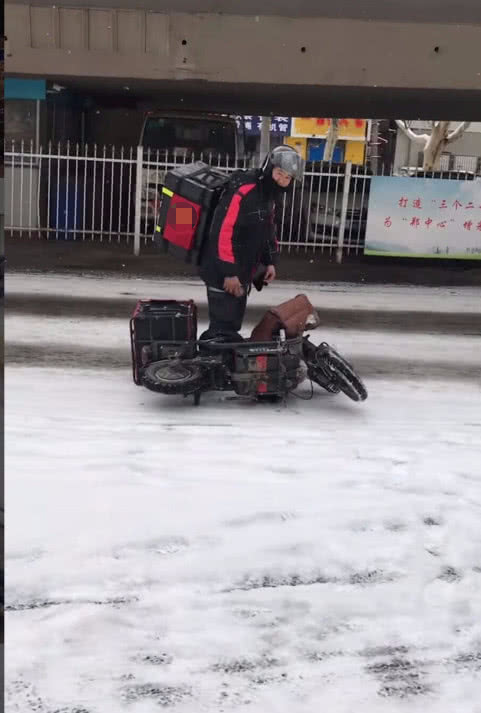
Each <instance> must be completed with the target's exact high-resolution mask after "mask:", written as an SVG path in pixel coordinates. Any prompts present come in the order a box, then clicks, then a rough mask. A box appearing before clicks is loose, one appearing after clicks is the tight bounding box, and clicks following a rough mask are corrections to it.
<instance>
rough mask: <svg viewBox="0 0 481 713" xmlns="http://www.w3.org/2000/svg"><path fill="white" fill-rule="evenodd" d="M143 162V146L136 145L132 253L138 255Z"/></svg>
mask: <svg viewBox="0 0 481 713" xmlns="http://www.w3.org/2000/svg"><path fill="white" fill-rule="evenodd" d="M143 162H144V149H143V146H137V163H136V170H135V222H134V255H136V256H138V255H140V212H141V209H142V178H143V175H142V171H143Z"/></svg>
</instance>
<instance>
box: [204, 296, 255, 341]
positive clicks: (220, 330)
mask: <svg viewBox="0 0 481 713" xmlns="http://www.w3.org/2000/svg"><path fill="white" fill-rule="evenodd" d="M207 301H208V305H209V329H208V330H207V331H206V332H204V333H203V334H202V335H201V337H200V338H201V339H213V338H214V337H217V336H227V337H229V336H234V337H235V338H234V340H233V341H237V335H238V332H240V329H241V327H242V321H243V319H244V315H245V311H246V306H247V295H244V296H243V297H234V295H230V294H229V293H228V292H224V290H217V289H215V288H213V287H209V286H207Z"/></svg>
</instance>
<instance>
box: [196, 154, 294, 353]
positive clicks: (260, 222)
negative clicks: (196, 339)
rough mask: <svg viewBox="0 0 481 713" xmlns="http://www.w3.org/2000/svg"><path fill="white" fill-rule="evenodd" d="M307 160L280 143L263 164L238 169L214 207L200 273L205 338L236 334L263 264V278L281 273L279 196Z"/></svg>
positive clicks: (268, 279)
mask: <svg viewBox="0 0 481 713" xmlns="http://www.w3.org/2000/svg"><path fill="white" fill-rule="evenodd" d="M303 164H304V162H303V160H302V158H301V157H300V156H299V154H298V153H297V151H296V150H295V149H293V148H292V147H290V146H278V147H277V148H275V149H273V150H272V151H271V152H270V154H268V156H267V157H266V159H265V161H264V164H263V165H262V168H260V169H257V170H253V171H237V172H236V173H234V174H233V175H232V177H231V179H230V181H229V183H228V184H227V187H226V189H225V191H224V193H223V195H222V197H221V199H220V201H219V204H218V206H217V207H216V209H215V212H214V217H213V220H212V225H211V229H210V233H209V238H208V244H207V246H206V249H205V251H204V255H203V256H202V260H201V266H200V271H199V274H200V276H201V278H202V279H203V280H204V282H205V284H206V286H207V299H208V304H209V322H210V323H209V329H208V330H207V331H206V332H204V334H203V335H202V336H201V339H211V338H215V337H218V336H224V337H229V335H230V336H231V337H232V338H234V339H235V338H236V337H237V333H238V332H239V331H240V329H241V326H242V321H243V319H244V314H245V310H246V304H247V295H248V293H249V291H250V287H251V282H252V278H253V277H254V274H255V272H256V270H257V269H258V267H259V266H260V265H264V266H265V268H266V270H265V274H264V281H265V282H267V283H269V282H272V281H273V280H274V279H275V277H276V268H275V265H276V262H277V240H276V231H275V221H274V210H275V201H276V199H278V198H280V197H282V192H283V191H286V190H287V189H288V188H289V185H290V183H291V181H292V179H297V180H300V179H301V178H302V174H303V170H304V165H303Z"/></svg>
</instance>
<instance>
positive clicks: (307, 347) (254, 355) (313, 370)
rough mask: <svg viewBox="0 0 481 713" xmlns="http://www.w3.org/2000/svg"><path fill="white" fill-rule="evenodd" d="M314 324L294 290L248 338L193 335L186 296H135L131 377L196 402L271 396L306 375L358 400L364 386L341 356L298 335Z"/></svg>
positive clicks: (283, 393)
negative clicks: (221, 396) (227, 394)
mask: <svg viewBox="0 0 481 713" xmlns="http://www.w3.org/2000/svg"><path fill="white" fill-rule="evenodd" d="M319 324H320V319H319V315H318V314H317V313H316V312H315V310H314V308H313V307H312V305H311V303H310V302H309V300H308V299H307V297H306V296H305V295H297V297H295V298H293V299H291V300H288V301H287V302H284V303H283V304H282V305H279V307H277V308H274V309H270V310H268V311H267V312H266V314H265V315H264V317H263V318H262V320H261V321H260V322H259V324H258V325H257V326H256V327H255V328H254V330H253V332H252V334H251V337H250V338H249V339H246V340H243V339H242V337H240V335H232V336H229V335H219V337H216V338H214V339H209V340H198V339H197V308H196V305H195V303H194V302H193V301H192V300H189V301H176V300H141V301H140V302H138V304H137V306H136V308H135V311H134V313H133V315H132V317H131V320H130V336H131V349H132V371H133V379H134V382H135V383H136V384H137V385H139V386H144V387H145V388H147V389H150V390H151V391H156V392H158V393H162V394H169V395H174V394H178V395H183V396H189V395H193V397H194V403H195V404H196V405H197V404H199V403H200V398H201V395H202V394H203V393H205V392H207V391H234V392H235V393H236V394H237V395H238V396H247V397H252V398H255V399H257V400H270V401H275V400H279V399H283V398H286V397H287V395H288V394H289V393H292V392H294V391H295V389H296V388H297V387H298V386H299V385H300V384H301V383H302V382H303V381H305V380H306V379H310V380H311V382H314V383H316V384H318V385H319V386H321V387H322V388H323V389H326V390H327V391H329V392H331V393H334V394H335V393H340V392H342V393H344V394H345V395H346V396H348V397H349V398H350V399H352V400H353V401H364V400H365V399H366V398H367V390H366V387H365V386H364V384H363V383H362V381H361V379H360V377H359V376H358V375H357V374H356V372H355V370H354V368H353V367H352V366H351V365H350V364H349V362H347V361H346V360H345V359H344V358H343V357H342V356H341V355H340V354H338V352H337V351H335V350H334V349H333V348H332V347H330V346H329V345H328V344H327V343H325V342H323V343H321V344H320V345H319V346H316V345H315V344H314V343H313V342H311V341H310V339H309V335H307V336H304V332H305V331H306V330H308V329H311V328H315V327H317V326H319Z"/></svg>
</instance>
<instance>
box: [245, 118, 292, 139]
mask: <svg viewBox="0 0 481 713" xmlns="http://www.w3.org/2000/svg"><path fill="white" fill-rule="evenodd" d="M236 122H237V127H238V128H239V129H240V128H242V123H243V124H244V129H245V132H246V135H247V136H258V135H260V133H261V126H262V116H238V117H237V118H236ZM290 131H291V118H290V116H273V117H271V134H280V135H281V136H289V135H290Z"/></svg>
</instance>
